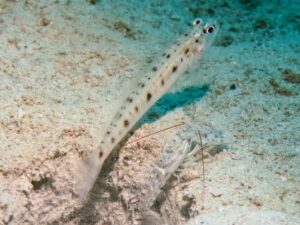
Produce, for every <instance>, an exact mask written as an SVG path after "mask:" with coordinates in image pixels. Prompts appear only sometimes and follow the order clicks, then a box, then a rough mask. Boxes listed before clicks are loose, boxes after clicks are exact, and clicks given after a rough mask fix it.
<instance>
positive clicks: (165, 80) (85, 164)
mask: <svg viewBox="0 0 300 225" xmlns="http://www.w3.org/2000/svg"><path fill="white" fill-rule="evenodd" d="M217 30H218V26H217V24H216V23H215V21H207V22H206V23H204V22H203V21H202V20H201V19H196V20H194V22H193V29H192V31H191V32H190V33H186V34H185V35H184V36H183V37H182V38H181V39H180V40H179V41H178V42H177V43H175V44H174V45H173V46H172V47H171V48H170V50H169V51H168V52H166V53H164V54H163V59H162V60H161V62H160V63H159V64H157V65H154V66H153V67H152V68H151V71H150V72H149V74H146V75H145V76H144V77H143V78H142V79H141V80H140V82H139V83H138V84H137V86H136V87H135V89H134V90H133V91H132V92H131V93H130V94H129V96H128V97H127V98H126V100H125V101H124V102H123V104H122V105H121V107H120V108H119V110H118V112H117V113H116V115H115V116H114V118H113V119H112V121H111V123H110V124H109V126H108V127H107V129H106V131H105V133H104V136H103V137H102V140H101V141H100V143H99V145H98V146H97V148H95V149H94V150H93V151H92V152H91V153H89V154H88V155H87V156H86V157H85V158H84V159H83V160H82V162H80V163H79V164H78V165H77V168H78V170H77V173H76V176H75V178H76V181H75V187H74V192H75V193H76V194H77V195H78V196H80V197H85V196H86V195H87V194H88V193H89V191H90V190H91V188H92V187H93V185H94V183H95V180H96V178H97V176H98V174H99V173H100V171H101V168H102V166H103V163H104V161H105V159H106V158H107V157H108V156H109V154H110V153H111V151H112V150H113V149H114V148H115V147H116V145H117V144H118V143H119V142H120V141H121V140H122V139H123V138H124V136H126V134H127V133H128V132H129V131H130V130H131V129H132V127H133V126H134V125H135V124H136V122H137V121H138V120H139V119H140V118H141V117H142V116H143V115H144V114H145V112H146V111H147V110H148V109H149V108H150V107H151V106H152V105H153V104H154V103H155V102H156V101H157V100H158V99H159V98H160V97H161V96H163V95H164V94H165V93H166V92H167V90H169V88H170V87H171V86H172V85H173V84H174V83H175V82H176V80H177V79H178V77H179V76H180V75H181V74H183V73H184V72H185V71H186V70H187V69H188V67H189V66H190V65H191V64H193V62H195V61H196V60H197V59H199V57H200V56H201V55H202V54H203V52H204V51H205V50H206V49H207V47H208V46H209V45H210V44H211V42H212V40H213V39H214V37H215V35H216V33H217Z"/></svg>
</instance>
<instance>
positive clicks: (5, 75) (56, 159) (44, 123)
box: [0, 0, 300, 224]
mask: <svg viewBox="0 0 300 225" xmlns="http://www.w3.org/2000/svg"><path fill="white" fill-rule="evenodd" d="M25 2H26V3H25ZM47 2H48V1H33V0H27V1H24V2H23V1H5V0H0V49H1V52H0V54H1V55H0V77H1V82H0V109H1V110H0V143H1V144H0V154H1V158H0V224H130V223H131V220H130V218H131V216H132V215H131V212H130V211H127V210H126V209H125V208H126V207H125V206H124V205H126V203H128V202H127V200H128V199H129V198H130V197H132V196H131V193H132V190H133V189H134V187H135V185H138V184H139V183H141V182H143V179H145V177H146V174H147V171H148V170H149V169H150V168H151V165H152V164H153V162H154V160H155V158H156V157H157V155H158V154H159V152H160V151H161V149H162V146H163V145H164V144H165V142H167V140H168V137H170V136H171V135H174V133H175V132H176V130H178V129H180V127H179V128H176V129H173V130H170V131H166V132H165V133H163V134H160V135H155V136H152V137H151V138H148V139H143V141H140V142H139V143H138V144H133V145H129V146H126V147H123V148H122V149H121V150H120V152H119V157H118V160H117V158H116V157H115V158H114V159H116V160H115V161H116V162H115V163H114V165H113V167H112V168H109V170H108V172H107V173H108V174H107V175H106V176H105V177H104V178H103V177H100V178H99V179H98V180H99V181H98V182H97V184H96V186H95V188H94V190H93V191H92V193H91V196H90V198H89V199H88V200H87V201H86V202H82V201H80V200H79V199H77V198H76V197H75V196H74V195H73V194H72V182H73V180H74V179H73V174H72V171H73V170H72V169H73V168H74V164H76V162H78V160H79V157H80V154H81V153H83V152H87V151H89V150H91V149H92V148H93V147H95V146H96V144H97V142H98V141H99V139H100V138H101V132H102V129H103V128H104V127H105V125H106V124H107V123H109V122H110V119H111V117H112V116H113V114H114V113H115V112H116V110H117V109H118V106H119V105H120V103H121V101H122V99H123V98H124V97H125V96H126V93H127V92H128V89H129V88H130V87H132V86H133V84H134V83H135V82H136V81H137V80H138V77H139V75H140V74H141V72H140V71H146V68H147V63H146V62H147V61H149V59H150V58H151V57H153V56H154V54H155V53H158V54H161V53H163V50H162V49H165V48H166V47H167V46H168V45H170V43H171V42H172V41H175V40H176V37H177V36H178V35H179V33H181V32H183V31H186V30H188V29H189V27H188V25H187V21H188V20H191V19H192V18H193V16H192V15H191V13H190V12H189V9H188V6H192V5H193V4H190V5H188V3H186V4H185V7H181V6H182V5H184V3H181V2H180V1H178V2H177V1H176V2H174V3H169V4H167V3H165V4H164V3H163V1H153V2H152V3H151V4H150V3H149V2H148V3H147V2H146V3H143V2H140V1H126V3H125V1H100V2H99V3H98V4H97V5H96V6H95V5H92V4H89V3H88V2H86V1H80V0H77V1H75V0H74V1H73V0H72V1H70V2H71V4H66V2H67V1H57V2H58V3H47ZM53 2H55V1H53ZM221 2H223V1H215V5H211V6H209V5H207V4H203V6H202V5H201V7H200V9H201V10H202V11H203V14H205V13H206V14H207V12H210V11H209V10H208V9H213V10H214V14H215V17H216V18H217V19H218V20H219V21H221V23H222V28H221V32H220V34H219V39H218V40H217V42H216V45H215V46H212V47H211V48H210V49H209V51H208V52H207V54H206V56H205V58H204V59H203V60H201V62H199V64H198V65H195V68H194V69H193V70H192V71H191V72H190V73H188V74H187V75H186V76H184V77H182V78H181V79H180V80H179V82H178V83H177V84H176V86H175V87H174V88H173V89H172V90H171V92H172V93H175V94H176V93H179V92H180V91H181V90H183V89H185V88H187V87H190V86H198V87H202V86H203V85H209V91H208V92H206V93H205V95H204V96H203V98H201V99H199V100H197V101H196V102H194V104H193V105H190V106H185V107H183V108H182V107H178V108H176V109H174V110H173V111H171V112H168V113H166V114H163V115H160V117H157V116H155V115H156V114H155V111H154V112H152V114H150V115H149V117H150V116H151V115H152V117H154V118H155V120H154V122H153V123H151V124H144V125H143V126H142V127H141V128H140V129H138V130H137V131H136V132H135V134H134V135H133V137H131V138H130V140H134V139H135V138H137V137H140V136H143V135H145V134H148V133H151V132H154V131H157V130H159V129H162V128H165V127H168V126H172V125H174V124H176V123H178V121H181V120H182V119H184V120H189V121H191V120H192V121H193V123H194V124H195V127H199V129H201V127H202V128H203V127H205V126H204V124H205V125H209V126H211V127H213V128H214V129H215V130H217V131H220V132H221V133H222V134H224V138H220V139H219V143H221V142H225V144H226V145H227V150H224V151H221V152H220V153H217V154H214V155H212V156H211V157H209V158H208V159H206V160H205V166H206V188H205V202H204V203H203V199H202V197H201V191H203V187H202V186H201V179H199V177H201V174H199V171H200V164H198V165H197V166H196V167H186V168H184V170H183V172H181V173H178V175H179V176H180V177H181V179H180V183H178V182H177V180H176V179H174V180H173V181H172V182H171V185H170V187H169V188H168V191H166V192H165V193H164V194H165V196H167V197H166V198H167V200H163V201H162V202H161V207H160V213H161V215H162V217H163V218H165V219H166V220H167V221H168V223H169V224H184V223H185V222H187V221H188V220H189V218H191V217H195V216H197V215H200V216H203V217H202V218H203V221H214V220H213V219H214V218H224V220H225V217H226V216H227V217H226V218H228V221H230V223H231V224H233V223H235V224H296V223H297V220H298V221H300V201H299V199H300V189H299V187H300V180H299V177H300V166H299V165H300V156H299V154H300V97H299V96H300V86H299V83H298V84H297V83H290V82H286V81H285V80H284V79H283V75H282V71H283V70H285V69H290V70H291V71H293V72H295V73H298V74H299V73H300V70H299V65H300V59H299V54H300V45H299V43H300V42H299V40H300V38H299V17H297V16H296V12H297V11H299V10H300V9H299V8H297V7H299V5H297V3H293V1H285V3H281V4H282V5H281V6H282V7H276V5H271V4H269V5H267V4H265V5H264V4H261V5H259V6H258V8H255V10H251V9H247V7H246V6H239V5H240V3H239V1H233V2H235V4H233V3H230V4H229V5H228V6H224V5H222V3H221ZM295 2H296V1H295ZM174 6H177V10H174V9H173V8H172V7H174ZM193 7H196V6H193ZM243 7H244V10H241V8H243ZM141 8H142V9H143V10H141ZM198 8H199V7H198ZM280 8H284V9H285V10H284V11H283V10H281V9H280ZM179 9H180V10H179ZM201 10H200V12H202V11H201ZM270 10H273V12H272V13H269V14H267V13H266V12H267V11H269V12H270ZM157 13H160V14H161V16H158V15H154V14H157ZM186 15H190V16H187V17H186V18H184V19H183V17H184V16H186ZM189 17H190V18H189ZM261 18H263V19H266V20H267V21H268V23H267V24H268V26H267V27H265V25H264V22H262V21H257V20H259V19H261ZM120 21H123V22H124V24H127V26H128V28H129V29H127V30H126V26H125V25H124V24H122V23H120ZM295 21H296V22H295ZM297 21H298V22H297ZM253 24H254V25H253ZM255 24H256V26H257V29H254V26H255ZM124 26H125V27H124ZM230 28H231V29H230ZM233 28H234V29H233ZM230 30H231V31H230ZM236 30H238V31H236ZM225 36H231V37H233V43H232V44H231V45H229V46H224V42H223V41H224V37H225ZM222 43H223V44H222ZM272 79H274V80H272ZM274 81H275V82H274ZM276 83H277V84H278V85H279V87H276ZM233 84H234V86H235V88H234V87H233V86H232V85H233ZM230 87H232V88H230ZM280 88H281V89H280ZM283 88H285V89H283ZM231 89H234V90H231ZM288 91H290V92H291V93H289V92H288ZM286 95H289V96H286ZM156 109H157V110H159V108H156ZM156 113H159V111H158V112H156ZM201 124H202V125H201ZM209 144H211V145H213V144H215V143H209ZM101 178H102V179H101ZM203 204H204V209H201V207H202V206H203ZM128 207H130V206H128ZM240 208H242V210H241V211H240V212H237V213H236V214H234V213H233V212H232V209H236V210H237V211H238V210H239V209H240ZM224 212H228V213H225V214H224ZM247 212H249V214H247ZM266 212H267V213H266ZM245 214H246V215H245ZM224 215H225V216H224ZM248 217H252V221H254V222H253V223H249V221H248V223H244V222H242V221H243V219H244V218H248ZM132 218H133V220H134V221H133V222H134V223H135V224H138V223H139V222H138V221H137V220H135V219H136V218H135V217H134V216H133V217H132ZM272 218H277V219H274V220H272ZM275 220H276V221H275ZM250 221H251V220H250ZM257 221H259V222H257ZM274 221H275V222H274ZM278 221H282V222H278ZM205 224H213V223H209V222H206V223H205ZM224 224H225V223H224Z"/></svg>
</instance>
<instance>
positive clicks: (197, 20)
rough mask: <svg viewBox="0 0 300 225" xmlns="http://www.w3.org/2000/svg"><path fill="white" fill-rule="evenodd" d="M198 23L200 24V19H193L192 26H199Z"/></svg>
mask: <svg viewBox="0 0 300 225" xmlns="http://www.w3.org/2000/svg"><path fill="white" fill-rule="evenodd" d="M200 23H201V19H200V18H198V19H195V20H194V22H193V25H194V26H197V25H199V24H200Z"/></svg>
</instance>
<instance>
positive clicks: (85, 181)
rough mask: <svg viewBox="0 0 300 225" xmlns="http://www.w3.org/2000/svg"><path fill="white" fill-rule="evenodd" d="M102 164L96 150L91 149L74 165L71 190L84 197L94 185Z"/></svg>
mask: <svg viewBox="0 0 300 225" xmlns="http://www.w3.org/2000/svg"><path fill="white" fill-rule="evenodd" d="M102 164H103V162H102V161H101V162H100V161H99V158H98V157H97V151H93V152H91V153H90V154H89V155H88V156H87V157H86V158H84V159H83V160H81V161H80V162H78V164H77V165H76V169H75V174H74V178H75V182H74V188H73V190H74V193H75V194H76V195H78V196H79V197H80V198H85V197H86V196H87V195H88V193H89V192H90V190H91V189H92V187H93V186H94V184H95V181H96V179H97V177H98V174H99V173H100V171H101V167H102Z"/></svg>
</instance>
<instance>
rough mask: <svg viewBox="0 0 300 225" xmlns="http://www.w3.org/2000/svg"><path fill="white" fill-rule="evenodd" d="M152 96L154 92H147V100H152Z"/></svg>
mask: <svg viewBox="0 0 300 225" xmlns="http://www.w3.org/2000/svg"><path fill="white" fill-rule="evenodd" d="M151 98H152V94H151V93H150V92H148V93H147V101H150V99H151Z"/></svg>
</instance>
